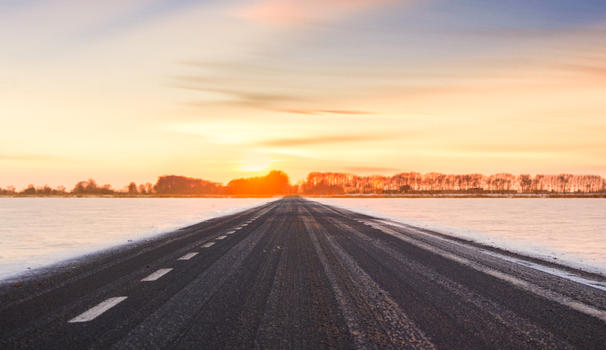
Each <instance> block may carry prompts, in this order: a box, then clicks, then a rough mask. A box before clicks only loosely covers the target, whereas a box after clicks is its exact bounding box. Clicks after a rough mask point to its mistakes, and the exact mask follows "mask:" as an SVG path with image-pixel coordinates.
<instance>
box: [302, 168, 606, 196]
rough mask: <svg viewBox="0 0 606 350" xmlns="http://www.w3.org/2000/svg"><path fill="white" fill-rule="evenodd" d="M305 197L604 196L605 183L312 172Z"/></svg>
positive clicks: (588, 178)
mask: <svg viewBox="0 0 606 350" xmlns="http://www.w3.org/2000/svg"><path fill="white" fill-rule="evenodd" d="M301 192H302V193H307V194H389V193H392V194H397V193H536V194H540V193H604V192H606V179H603V178H602V177H600V176H598V175H573V174H558V175H543V174H537V175H535V176H531V175H528V174H522V175H512V174H508V173H499V174H493V175H482V174H441V173H427V174H421V173H417V172H408V173H400V174H396V175H393V176H381V175H374V176H357V175H353V174H345V173H320V172H313V173H310V174H309V175H308V176H307V179H306V180H305V182H304V183H303V184H302V189H301Z"/></svg>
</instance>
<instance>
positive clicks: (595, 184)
mask: <svg viewBox="0 0 606 350" xmlns="http://www.w3.org/2000/svg"><path fill="white" fill-rule="evenodd" d="M405 193H408V194H414V193H470V194H481V193H536V194H540V193H606V179H603V178H602V177H600V176H598V175H572V174H558V175H542V174H538V175H535V176H531V175H528V174H522V175H512V174H507V173H500V174H493V175H482V174H459V175H457V174H441V173H427V174H421V173H416V172H408V173H400V174H396V175H393V176H381V175H374V176H358V175H353V174H346V173H332V172H325V173H321V172H312V173H310V174H309V175H308V176H307V178H306V179H305V181H303V182H302V183H300V184H298V185H295V186H293V185H291V184H290V180H289V178H288V175H286V174H285V173H284V172H282V171H279V170H274V171H271V172H270V173H268V174H267V175H265V176H259V177H249V178H239V179H234V180H231V181H230V182H229V183H228V184H227V185H223V184H221V183H218V182H212V181H208V180H203V179H197V178H192V177H186V176H177V175H164V176H160V177H158V180H157V181H156V183H155V184H153V185H152V184H151V183H149V182H148V183H145V184H139V185H137V184H136V183H135V182H131V183H129V184H128V185H127V186H125V187H124V188H122V189H121V190H115V189H113V188H112V187H111V186H110V185H107V184H106V185H99V184H97V182H96V181H95V180H94V179H89V180H86V181H80V182H78V183H77V184H76V185H75V186H74V187H73V189H72V190H70V191H68V190H66V189H65V187H63V186H59V187H56V188H51V187H50V186H47V185H45V186H41V187H36V186H34V185H29V186H27V187H26V188H25V189H23V190H21V191H16V189H15V188H14V187H13V186H10V187H7V188H0V195H26V196H27V195H32V196H69V195H75V196H81V195H101V196H102V195H112V196H135V195H136V196H145V195H158V196H172V195H184V196H215V195H216V196H268V195H270V196H271V195H288V194H309V195H341V194H405Z"/></svg>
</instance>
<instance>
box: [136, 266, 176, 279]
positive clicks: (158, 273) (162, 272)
mask: <svg viewBox="0 0 606 350" xmlns="http://www.w3.org/2000/svg"><path fill="white" fill-rule="evenodd" d="M172 270H173V269H159V270H158V271H156V272H154V273H152V274H151V275H149V276H147V277H145V278H144V279H142V280H141V282H151V281H155V280H157V279H158V278H160V277H162V276H164V275H166V274H167V273H169V272H171V271H172Z"/></svg>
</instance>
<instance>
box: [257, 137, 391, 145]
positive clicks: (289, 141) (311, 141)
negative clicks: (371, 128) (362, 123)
mask: <svg viewBox="0 0 606 350" xmlns="http://www.w3.org/2000/svg"><path fill="white" fill-rule="evenodd" d="M386 138H390V135H387V136H386V135H326V136H316V137H295V138H283V139H273V140H266V141H263V142H260V145H262V146H269V147H292V146H309V145H319V144H329V143H347V142H370V141H379V140H385V139H386Z"/></svg>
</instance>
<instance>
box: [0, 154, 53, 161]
mask: <svg viewBox="0 0 606 350" xmlns="http://www.w3.org/2000/svg"><path fill="white" fill-rule="evenodd" d="M55 160H62V158H61V157H57V156H53V155H48V154H0V161H55Z"/></svg>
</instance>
